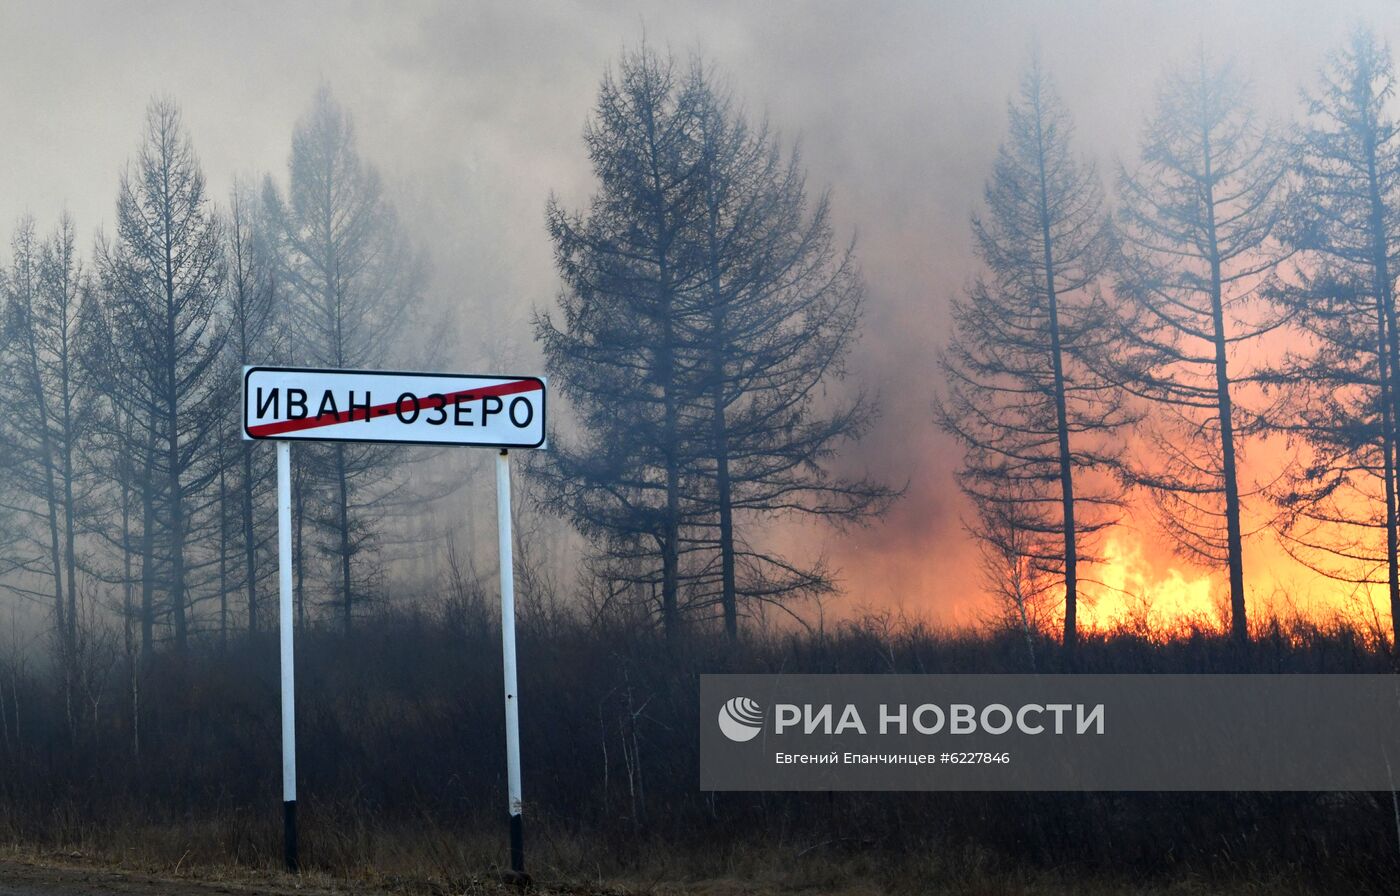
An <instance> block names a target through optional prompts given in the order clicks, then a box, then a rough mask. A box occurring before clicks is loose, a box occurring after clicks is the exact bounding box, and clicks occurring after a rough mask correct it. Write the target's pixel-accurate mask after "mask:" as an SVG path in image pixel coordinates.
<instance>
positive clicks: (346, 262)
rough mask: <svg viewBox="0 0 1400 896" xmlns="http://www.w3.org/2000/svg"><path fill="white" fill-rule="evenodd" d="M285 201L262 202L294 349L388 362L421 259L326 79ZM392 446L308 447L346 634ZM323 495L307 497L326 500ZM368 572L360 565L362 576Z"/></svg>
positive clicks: (321, 359)
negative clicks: (272, 228)
mask: <svg viewBox="0 0 1400 896" xmlns="http://www.w3.org/2000/svg"><path fill="white" fill-rule="evenodd" d="M289 172H290V187H289V190H288V194H287V197H286V199H283V198H281V197H280V196H278V195H277V192H276V190H275V189H273V188H272V187H271V182H270V181H269V187H268V189H266V190H265V201H266V203H267V206H268V210H269V214H270V216H271V219H272V221H274V222H275V224H276V227H277V231H278V232H277V241H278V246H279V254H280V257H281V259H282V264H281V268H280V279H281V281H282V283H283V285H284V286H285V288H286V289H287V290H288V292H289V294H290V297H291V299H292V301H291V303H290V327H291V329H292V331H293V333H294V335H293V345H292V349H291V351H292V358H293V360H295V361H297V362H299V363H305V364H308V365H311V366H318V367H332V368H354V367H381V368H382V367H386V366H392V365H393V364H394V363H395V360H396V359H397V358H398V353H400V352H402V351H403V350H404V348H405V347H406V346H405V341H404V337H405V334H406V332H407V331H408V330H409V329H410V326H409V325H410V323H411V320H412V316H413V314H414V313H415V310H416V307H417V304H418V299H419V297H420V295H421V291H422V284H423V278H424V275H425V267H424V265H423V262H422V259H421V258H420V257H419V256H418V255H417V254H416V253H415V252H414V251H413V249H412V247H411V246H410V245H409V244H408V241H407V239H406V237H405V236H404V234H403V232H402V229H401V228H400V226H399V224H398V219H397V217H396V215H395V213H394V210H393V207H392V206H391V205H390V203H389V201H388V199H387V198H386V197H385V196H384V190H383V185H382V183H381V181H380V178H379V174H378V172H377V171H376V170H375V169H374V168H373V167H372V166H370V165H368V164H366V163H365V162H364V161H362V160H361V159H360V155H359V150H358V148H357V145H356V139H355V129H354V125H353V123H352V122H351V120H350V116H349V115H348V114H347V113H346V111H345V109H344V107H343V106H341V105H340V103H339V102H337V101H336V100H335V98H334V97H333V96H332V95H331V92H330V90H329V89H328V88H325V87H323V88H321V90H320V91H318V92H317V94H316V97H315V99H314V100H313V101H312V104H311V109H310V111H309V112H308V113H307V114H306V115H305V116H304V117H303V118H302V119H301V120H300V121H298V122H297V126H296V129H295V132H294V133H293V135H292V154H291V160H290V162H289ZM391 451H392V449H386V448H384V447H383V446H374V445H365V444H346V443H342V442H337V443H335V444H334V445H328V446H312V445H306V446H302V448H301V450H299V451H298V452H297V454H298V456H299V459H300V460H301V461H302V462H303V463H304V464H305V465H306V472H305V474H304V482H303V484H302V487H301V488H300V489H299V502H301V503H305V504H307V505H309V509H311V510H312V511H313V514H312V515H313V516H314V518H315V520H316V525H317V529H318V530H319V531H320V532H321V533H323V534H324V535H325V536H326V539H327V544H326V545H325V548H324V550H325V553H326V554H327V555H328V556H329V557H330V558H331V559H332V560H333V561H334V564H335V578H336V580H337V581H338V583H339V584H338V587H337V589H336V590H337V592H338V593H337V595H336V603H337V604H338V607H339V612H340V614H341V619H342V624H343V626H344V627H345V629H346V630H347V631H349V629H350V627H351V625H352V622H353V619H354V608H355V604H356V602H357V598H358V597H360V596H361V595H359V594H358V593H357V587H356V575H357V574H356V571H355V566H356V561H357V558H360V559H361V561H363V560H364V558H365V556H366V552H367V551H368V550H369V549H370V547H371V546H372V544H373V543H374V538H375V527H376V522H377V519H376V518H377V517H379V516H382V515H383V513H384V498H385V491H386V489H385V488H384V487H383V486H384V484H385V482H386V480H387V479H388V478H389V477H388V476H387V473H388V471H389V470H391V469H392V458H393V454H392V453H391ZM323 495H324V497H325V498H326V500H325V501H314V502H313V501H311V500H309V499H314V498H319V497H322V496H323ZM371 572H372V571H371V570H368V569H365V570H362V571H361V572H360V573H359V578H360V580H361V582H362V583H363V582H367V580H368V577H369V576H370V575H371Z"/></svg>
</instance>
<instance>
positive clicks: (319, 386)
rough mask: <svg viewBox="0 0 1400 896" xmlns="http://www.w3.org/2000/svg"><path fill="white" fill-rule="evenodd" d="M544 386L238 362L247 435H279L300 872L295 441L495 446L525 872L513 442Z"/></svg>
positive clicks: (518, 380)
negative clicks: (512, 503)
mask: <svg viewBox="0 0 1400 896" xmlns="http://www.w3.org/2000/svg"><path fill="white" fill-rule="evenodd" d="M544 420H545V384H544V380H542V379H540V378H539V377H533V376H482V375H476V374H455V373H404V372H399V371H383V370H319V369H313V368H306V367H245V368H243V438H245V439H269V440H275V441H276V442H277V553H278V558H277V559H278V584H279V590H280V598H281V601H280V613H279V620H280V622H279V624H280V626H281V632H280V636H281V667H282V806H283V816H282V817H283V849H284V857H285V860H286V864H287V869H288V870H289V871H296V870H297V833H296V832H297V823H296V805H297V784H296V776H297V772H296V767H297V766H296V761H297V760H296V721H295V712H296V705H295V700H294V698H293V695H294V692H295V685H294V681H293V675H292V672H293V665H294V664H293V644H292V546H291V545H292V536H291V532H292V485H291V482H292V473H291V468H292V461H291V455H292V450H291V442H293V441H315V442H397V443H405V444H410V445H470V446H477V447H489V448H499V449H500V455H499V456H498V457H497V458H496V526H497V539H498V541H497V544H498V546H499V550H500V556H501V563H500V569H501V661H502V664H503V667H504V673H505V676H504V677H505V702H506V791H507V792H506V798H507V806H508V809H509V813H510V814H509V820H510V865H511V870H512V871H513V872H514V873H515V875H516V877H517V879H518V880H521V881H523V880H528V878H526V877H525V842H524V833H523V830H524V818H523V813H524V803H523V802H522V799H521V795H520V700H519V695H518V694H517V692H516V668H515V564H514V558H513V551H512V549H511V548H512V533H511V528H512V527H511V508H510V451H509V449H511V448H540V447H543V446H544V442H545V428H544Z"/></svg>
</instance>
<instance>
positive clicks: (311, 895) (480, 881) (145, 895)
mask: <svg viewBox="0 0 1400 896" xmlns="http://www.w3.org/2000/svg"><path fill="white" fill-rule="evenodd" d="M653 858H655V859H656V860H658V861H659V860H660V857H659V856H657V857H653ZM783 859H784V857H783V856H780V855H769V856H766V857H760V856H750V857H748V858H747V861H746V862H745V863H744V864H746V865H747V866H748V867H746V868H743V869H737V868H736V869H735V873H732V874H727V875H722V876H713V877H688V876H687V875H685V874H684V873H680V872H675V871H668V869H667V867H666V865H665V863H664V862H662V863H659V864H657V865H656V866H655V867H649V868H647V869H646V870H645V871H639V872H638V873H636V874H630V875H627V876H623V877H607V878H599V877H590V876H588V875H586V874H584V873H582V871H581V870H579V871H576V873H574V874H561V873H560V872H559V870H558V869H551V868H549V867H547V866H544V867H541V868H540V869H537V870H536V875H537V878H536V882H535V884H534V885H533V886H532V887H531V888H530V890H529V892H533V893H538V894H540V896H554V894H558V896H565V894H569V896H585V894H588V896H777V894H794V896H798V894H831V896H866V894H880V893H895V894H916V893H917V894H924V893H939V894H948V896H994V894H995V896H1001V894H1005V896H1072V894H1082V896H1110V894H1112V896H1118V894H1132V896H1263V894H1280V896H1292V894H1300V896H1301V894H1311V893H1335V892H1338V891H1337V890H1336V889H1335V888H1334V887H1331V886H1326V885H1318V884H1315V883H1314V884H1309V883H1305V882H1302V881H1298V880H1290V879H1287V878H1285V877H1280V876H1269V877H1266V878H1261V879H1257V880H1244V879H1241V880H1237V881H1228V882H1221V881H1208V880H1204V879H1201V878H1198V877H1195V876H1191V875H1188V876H1184V877H1183V878H1181V879H1177V880H1157V881H1146V882H1133V881H1128V880H1119V879H1113V878H1108V877H1101V876H1090V877H1082V876H1077V875H1074V874H1070V873H1064V872H1046V871H1035V872H1015V871H1007V870H998V869H993V868H990V867H978V864H979V863H978V862H977V861H976V860H975V859H971V857H968V856H962V857H950V858H943V859H931V858H923V859H920V858H917V857H914V858H911V860H910V861H909V862H907V863H901V864H900V867H897V868H896V867H876V866H874V865H873V864H872V863H871V862H870V861H869V860H866V859H863V858H861V857H859V856H857V857H846V858H843V859H839V860H819V861H815V862H808V861H804V862H801V863H797V864H788V863H785V862H784V861H783ZM0 891H3V892H5V893H7V894H9V893H15V894H23V896H44V894H53V896H97V894H104V896H106V894H111V896H170V894H174V893H181V894H191V896H206V894H207V896H213V894H223V896H250V894H270V896H458V894H461V896H478V894H480V896H488V894H490V896H495V894H501V896H504V894H518V893H519V892H521V891H520V890H519V889H517V888H515V887H513V886H509V885H506V884H504V883H502V882H501V881H500V879H499V876H498V871H497V870H496V869H493V868H490V867H483V868H482V869H481V871H480V873H479V874H475V875H473V874H456V875H452V876H451V878H450V879H448V878H444V877H443V876H442V875H440V874H438V873H435V872H434V871H432V869H428V868H419V869H418V870H417V873H386V872H379V871H376V870H374V869H370V868H361V869H359V870H358V871H357V872H355V873H352V874H343V873H332V872H329V871H325V870H319V869H313V870H310V871H307V872H304V873H302V874H299V875H289V874H286V873H285V872H283V871H280V870H276V869H274V868H255V867H249V866H247V865H239V864H226V863H218V862H213V863H206V862H200V861H190V860H189V857H188V854H186V855H182V856H181V857H180V858H179V859H177V860H176V861H175V862H173V863H172V862H170V861H168V860H166V859H164V858H161V857H158V856H155V855H149V854H141V853H138V852H136V851H135V850H132V849H130V848H128V849H126V850H125V851H121V852H111V851H107V850H104V849H101V848H98V849H95V850H91V851H80V850H43V849H36V848H32V847H26V846H23V845H16V844H6V845H4V846H0ZM1349 892H1365V891H1361V890H1349ZM1378 892H1379V891H1378Z"/></svg>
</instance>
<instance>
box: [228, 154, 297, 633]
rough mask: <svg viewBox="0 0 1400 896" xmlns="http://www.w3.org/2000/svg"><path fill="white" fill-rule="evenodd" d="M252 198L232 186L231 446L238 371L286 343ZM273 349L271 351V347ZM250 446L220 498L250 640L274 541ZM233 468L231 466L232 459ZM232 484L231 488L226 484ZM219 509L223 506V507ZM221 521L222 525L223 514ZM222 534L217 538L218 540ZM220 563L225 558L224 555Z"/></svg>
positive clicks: (265, 479)
mask: <svg viewBox="0 0 1400 896" xmlns="http://www.w3.org/2000/svg"><path fill="white" fill-rule="evenodd" d="M265 217H266V216H265V212H264V209H263V208H262V206H261V204H260V200H259V197H258V196H257V194H256V193H255V192H254V191H253V190H252V189H251V188H250V187H249V186H248V185H247V184H246V183H244V182H242V181H236V182H235V184H234V188H233V193H232V195H231V196H230V197H229V211H228V226H227V228H226V238H227V240H228V246H227V250H226V251H227V254H228V266H229V268H228V269H229V284H228V302H229V340H228V352H229V370H228V374H227V375H228V380H227V385H226V389H227V398H226V401H227V403H228V407H229V409H230V419H231V423H232V425H231V427H230V428H231V430H232V432H231V434H230V436H229V437H230V438H233V439H238V438H239V427H240V423H239V422H238V420H239V419H240V418H239V414H241V410H242V409H241V406H240V404H239V401H238V395H239V393H240V390H241V387H242V370H243V367H244V366H246V365H250V364H256V363H259V362H265V361H267V360H270V359H273V358H276V357H277V356H278V354H279V353H280V352H279V349H281V350H285V344H284V340H282V339H278V338H275V334H274V332H273V326H274V324H275V323H276V319H277V318H276V315H275V310H276V308H275V305H276V301H277V298H278V280H277V260H276V257H275V254H274V247H273V245H272V241H271V237H270V235H269V233H268V229H269V225H268V223H267V221H266V220H265ZM274 343H275V344H274ZM254 450H255V446H254V445H253V443H252V442H250V441H246V440H242V441H241V442H240V446H239V449H238V450H237V452H236V454H237V457H236V468H235V469H233V470H232V471H230V470H228V469H227V468H226V467H225V466H224V465H222V464H221V466H220V471H221V472H220V476H221V481H220V488H221V493H225V494H227V495H234V494H236V503H237V507H236V508H234V509H233V516H234V517H235V522H236V525H237V531H238V539H239V541H240V542H241V544H240V547H241V549H242V555H243V556H242V560H243V563H242V566H243V570H242V575H243V588H244V593H245V596H246V608H247V613H248V633H249V634H256V633H257V631H258V623H259V610H258V607H259V604H258V584H259V582H260V581H261V580H262V579H263V578H264V577H265V576H266V574H267V572H268V570H269V568H270V567H269V566H268V564H267V563H266V562H260V558H262V560H263V561H265V560H266V558H267V556H268V554H267V552H266V551H264V550H263V548H264V547H265V545H266V544H267V543H268V541H269V539H270V538H272V537H273V533H272V518H271V516H270V514H269V513H268V512H267V508H268V506H269V504H270V502H269V501H268V500H266V499H267V497H268V496H269V495H270V494H271V491H272V487H273V483H272V477H271V476H270V475H269V474H268V470H267V468H268V465H267V464H261V465H258V466H255V465H254V460H253V454H254ZM230 460H233V458H230ZM230 475H231V476H232V478H233V480H234V481H233V482H230V483H226V482H224V478H225V477H228V476H230ZM221 503H222V502H221ZM220 518H221V520H224V519H226V518H227V514H224V513H223V512H222V510H221V517H220ZM223 531H224V530H223V529H222V528H221V530H220V533H221V535H222V534H223ZM220 556H221V557H222V556H223V552H222V550H221V551H220Z"/></svg>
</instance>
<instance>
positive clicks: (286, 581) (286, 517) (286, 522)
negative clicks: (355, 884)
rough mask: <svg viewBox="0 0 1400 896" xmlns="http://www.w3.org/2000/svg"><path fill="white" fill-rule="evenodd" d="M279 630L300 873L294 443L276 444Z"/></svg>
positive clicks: (285, 773) (286, 839)
mask: <svg viewBox="0 0 1400 896" xmlns="http://www.w3.org/2000/svg"><path fill="white" fill-rule="evenodd" d="M277 581H278V588H279V591H280V592H281V600H280V603H279V607H278V609H279V613H278V626H279V629H280V633H279V634H280V636H281V647H282V652H281V668H282V847H283V853H284V857H285V858H286V862H287V870H288V871H296V870H297V726H296V687H295V675H294V670H293V667H292V656H293V653H292V635H293V629H292V625H293V623H292V443H291V442H278V443H277Z"/></svg>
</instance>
